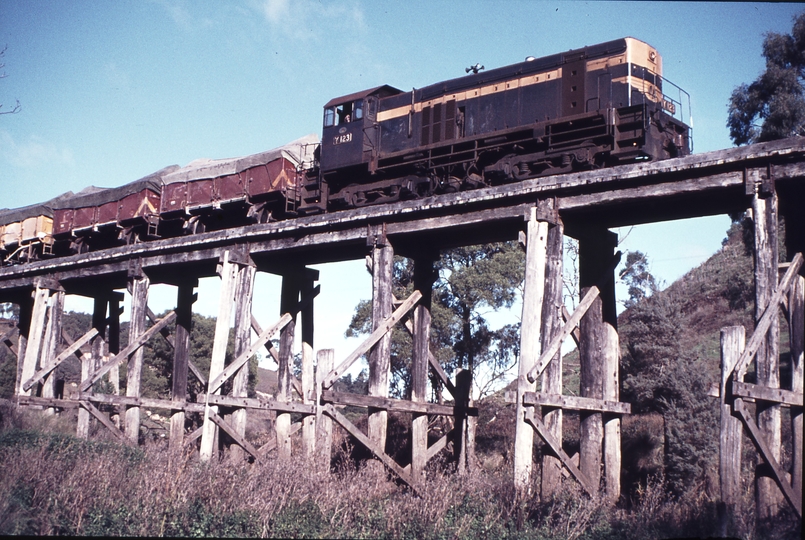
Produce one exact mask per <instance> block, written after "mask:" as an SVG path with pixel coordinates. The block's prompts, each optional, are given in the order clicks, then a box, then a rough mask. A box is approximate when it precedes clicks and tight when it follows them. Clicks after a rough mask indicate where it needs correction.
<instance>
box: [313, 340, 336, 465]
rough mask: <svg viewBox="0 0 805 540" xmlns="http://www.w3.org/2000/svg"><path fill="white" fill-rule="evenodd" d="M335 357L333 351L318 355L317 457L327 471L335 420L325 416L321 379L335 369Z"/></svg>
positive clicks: (325, 350) (322, 351) (326, 350)
mask: <svg viewBox="0 0 805 540" xmlns="http://www.w3.org/2000/svg"><path fill="white" fill-rule="evenodd" d="M333 356H334V353H333V349H322V350H320V351H319V352H318V353H317V354H316V400H315V403H316V456H317V462H318V463H319V466H320V467H321V468H322V469H323V470H326V471H329V470H330V461H331V457H332V446H333V420H332V418H330V417H329V416H327V415H325V414H323V412H324V407H323V406H322V401H321V395H322V392H323V390H324V387H323V384H322V381H321V379H323V378H324V376H325V375H326V374H327V373H329V372H330V370H331V369H333Z"/></svg>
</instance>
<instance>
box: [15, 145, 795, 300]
mask: <svg viewBox="0 0 805 540" xmlns="http://www.w3.org/2000/svg"><path fill="white" fill-rule="evenodd" d="M769 184H771V185H772V186H774V188H775V189H777V191H778V193H779V194H780V200H781V213H783V214H785V212H786V208H787V207H796V206H798V205H799V206H800V208H801V204H802V202H803V201H805V139H804V138H799V137H798V138H792V139H785V140H782V141H775V142H771V143H763V144H756V145H751V146H745V147H740V148H732V149H727V150H719V151H715V152H708V153H703V154H694V155H691V156H687V157H684V158H677V159H669V160H665V161H658V162H642V163H636V164H631V165H623V166H618V167H612V168H607V169H600V170H591V171H583V172H577V173H572V174H562V175H556V176H551V177H546V178H538V179H533V180H527V181H524V182H519V183H513V184H504V185H500V186H494V187H488V188H484V189H478V190H473V191H465V192H459V193H453V194H445V195H439V196H435V197H429V198H424V199H418V200H412V201H404V202H399V203H395V204H385V205H377V206H370V207H365V208H360V209H355V210H345V211H341V212H334V213H329V214H320V215H313V216H305V217H300V218H297V219H289V220H285V221H280V222H275V223H267V224H256V225H250V226H245V227H238V228H232V229H225V230H221V231H214V232H209V233H203V234H197V235H189V236H183V237H177V238H166V239H161V240H159V239H158V240H154V241H150V242H143V243H140V244H134V245H129V246H121V247H116V248H110V249H106V250H102V251H96V252H89V253H85V254H81V255H74V256H69V257H60V258H52V259H45V260H41V261H36V262H31V263H28V264H24V265H18V266H9V267H5V268H2V269H0V301H13V300H14V299H15V298H16V297H17V295H18V293H19V292H20V291H22V290H27V289H29V288H30V287H32V286H34V282H35V280H37V279H43V278H55V279H58V281H59V283H61V285H62V286H63V287H65V290H67V292H68V293H69V292H77V293H79V294H80V293H81V289H82V286H81V282H82V281H84V280H86V278H89V277H93V278H96V279H97V278H103V279H104V280H106V282H107V284H108V285H109V286H111V287H114V288H123V287H125V283H126V278H127V275H128V273H129V271H130V268H131V267H132V261H137V264H138V265H139V267H141V268H142V269H143V270H144V271H145V272H146V273H147V274H148V275H149V277H150V279H151V282H152V283H160V282H164V283H171V282H172V280H173V276H175V275H176V272H177V270H181V271H182V273H183V275H187V272H190V273H192V274H193V275H195V276H197V277H208V276H213V275H215V271H216V264H217V262H218V257H219V255H220V253H221V252H222V250H223V249H226V248H237V249H241V250H243V251H244V252H248V253H250V254H251V257H252V259H253V260H254V261H255V263H256V264H257V265H258V269H263V268H261V267H266V268H267V269H269V271H270V265H271V263H272V261H276V260H277V255H280V254H281V255H282V257H284V258H286V259H292V260H293V261H295V262H297V263H298V264H317V263H325V262H338V261H343V260H350V259H357V258H362V257H363V255H364V254H365V249H366V247H365V246H366V237H367V234H368V231H369V229H370V227H373V226H377V225H378V224H384V226H385V230H386V235H387V236H388V237H389V238H390V239H391V240H392V241H393V242H394V243H395V246H397V247H396V251H397V253H399V254H401V255H405V254H406V251H408V250H413V249H414V247H415V246H419V245H421V244H422V242H423V240H426V241H427V242H428V245H430V246H433V247H434V248H441V249H444V248H449V247H455V246H458V245H466V244H479V243H484V242H492V241H501V240H511V239H512V238H516V237H517V232H518V231H519V230H521V228H522V224H523V219H524V215H526V213H527V209H528V208H531V207H533V206H534V205H535V204H536V202H537V201H540V200H545V199H553V200H554V201H555V205H554V208H555V209H556V212H557V213H558V214H559V216H561V218H562V220H563V222H564V224H565V232H566V234H568V235H570V236H574V231H577V230H579V229H581V228H584V227H589V226H590V224H591V223H594V224H596V225H597V226H600V227H616V226H626V225H636V224H643V223H650V222H657V221H664V220H670V219H681V218H691V217H699V216H709V215H717V214H724V213H729V212H736V211H742V210H744V209H745V208H746V207H747V197H748V196H749V194H750V193H752V192H753V191H754V189H755V186H756V185H759V186H760V188H761V189H768V185H769ZM96 283H97V282H96Z"/></svg>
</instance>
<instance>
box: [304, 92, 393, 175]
mask: <svg viewBox="0 0 805 540" xmlns="http://www.w3.org/2000/svg"><path fill="white" fill-rule="evenodd" d="M399 93H401V91H400V90H397V89H396V88H392V87H391V86H386V85H384V86H378V87H376V88H371V89H369V90H364V91H362V92H357V93H355V94H349V95H347V96H342V97H338V98H334V99H332V100H330V101H329V102H328V103H327V104H326V105H325V106H324V122H323V126H322V136H321V156H320V158H319V167H320V171H321V180H322V181H323V182H325V183H328V184H330V185H331V186H336V185H337V186H338V187H339V188H340V187H342V186H344V185H347V184H350V183H355V182H358V181H360V180H358V178H361V177H364V176H365V175H366V173H367V172H373V170H374V166H373V164H375V163H376V162H377V155H376V154H377V149H378V129H379V128H378V124H377V108H378V107H377V106H378V101H379V100H380V99H381V98H383V97H386V96H390V95H395V94H399Z"/></svg>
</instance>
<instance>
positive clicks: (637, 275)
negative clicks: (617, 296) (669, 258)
mask: <svg viewBox="0 0 805 540" xmlns="http://www.w3.org/2000/svg"><path fill="white" fill-rule="evenodd" d="M619 277H620V279H621V280H622V281H623V282H624V283H626V285H627V286H628V287H629V299H628V300H625V301H624V302H623V304H624V306H626V308H630V307H632V306H634V305H635V304H637V303H638V302H639V301H641V300H642V299H643V298H646V297H648V296H651V295H652V294H654V293H655V292H657V290H658V289H659V287H658V286H657V281H656V280H655V279H654V276H652V275H651V272H649V269H648V257H646V255H645V253H643V252H640V251H629V252H627V254H626V264H625V267H624V269H623V270H621V272H620V275H619Z"/></svg>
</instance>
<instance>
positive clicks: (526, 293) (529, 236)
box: [460, 207, 549, 494]
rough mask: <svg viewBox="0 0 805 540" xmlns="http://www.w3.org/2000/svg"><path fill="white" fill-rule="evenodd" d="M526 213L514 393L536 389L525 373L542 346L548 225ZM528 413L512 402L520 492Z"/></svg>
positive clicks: (530, 452)
mask: <svg viewBox="0 0 805 540" xmlns="http://www.w3.org/2000/svg"><path fill="white" fill-rule="evenodd" d="M528 216H529V217H528V222H527V225H526V227H527V232H526V240H527V242H526V256H525V280H524V285H523V312H522V313H523V314H522V318H521V321H522V323H521V325H520V328H521V330H520V362H519V365H518V377H517V395H518V396H522V395H523V394H524V393H526V392H533V391H535V390H536V382H534V380H533V379H531V378H530V377H529V376H528V375H529V373H530V372H531V371H532V370H533V368H534V367H535V366H536V365H537V362H538V361H539V357H540V348H541V346H542V344H541V336H540V333H541V331H542V308H543V305H544V297H545V265H546V263H547V260H548V227H549V224H548V222H547V221H540V220H538V219H537V208H536V207H535V208H531V209H530V211H529V214H528ZM528 413H529V411H528V409H527V407H526V406H525V405H524V404H523V403H522V401H521V400H519V399H518V400H517V403H516V404H515V425H514V467H513V474H514V486H515V488H516V489H517V491H518V492H520V493H524V494H527V493H528V490H529V489H530V486H531V470H532V468H533V462H534V431H533V430H532V429H531V428H530V427H529V426H528V425H527V424H528ZM468 427H469V426H468ZM460 466H461V465H460Z"/></svg>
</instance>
